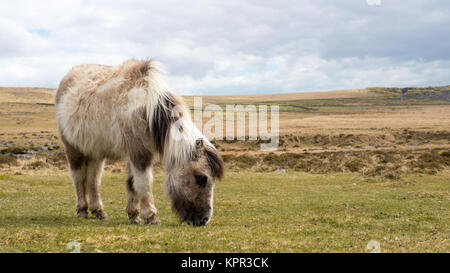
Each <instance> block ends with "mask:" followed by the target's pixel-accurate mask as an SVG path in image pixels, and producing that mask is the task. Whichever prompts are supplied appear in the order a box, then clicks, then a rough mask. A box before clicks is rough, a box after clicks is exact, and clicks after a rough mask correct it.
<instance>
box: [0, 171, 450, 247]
mask: <svg viewBox="0 0 450 273" xmlns="http://www.w3.org/2000/svg"><path fill="white" fill-rule="evenodd" d="M124 180H125V176H124V175H123V174H120V175H118V174H107V175H106V177H105V178H104V182H103V189H102V192H103V196H104V203H105V208H106V211H107V213H108V214H109V216H110V218H109V220H107V221H100V220H96V219H88V220H84V219H77V218H75V217H74V206H73V201H74V200H73V199H74V196H73V187H72V186H71V182H70V181H69V179H68V177H67V176H66V175H64V174H58V175H54V176H23V175H2V176H1V177H0V199H1V200H2V201H1V203H0V251H1V252H30V251H31V252H42V251H43V252H66V251H68V250H67V249H66V247H67V244H68V243H69V242H71V241H76V242H78V243H80V244H81V249H82V250H81V251H83V252H111V251H114V252H116V251H117V252H217V251H225V252H237V251H239V252H241V251H245V252H366V251H367V250H366V246H367V244H368V242H369V241H370V240H376V241H378V242H379V243H380V246H381V251H383V252H448V251H449V243H450V242H449V230H448V223H449V220H450V219H449V217H450V215H449V212H450V203H449V199H448V197H449V195H448V194H449V189H450V188H449V183H448V181H449V180H450V173H449V172H444V173H442V174H439V175H436V176H410V177H407V179H406V180H404V181H402V182H397V181H390V180H383V179H381V180H367V179H364V178H361V177H359V176H356V175H353V174H334V175H311V174H307V173H298V172H292V173H286V174H275V173H255V172H250V171H244V172H239V173H236V172H230V173H228V174H227V176H226V178H225V180H224V181H222V182H219V183H217V187H216V200H215V215H214V218H213V221H212V222H211V224H210V225H208V226H206V227H199V228H193V227H191V226H188V225H186V224H181V223H179V221H178V220H177V218H176V217H175V215H174V213H173V212H172V211H171V209H170V204H169V200H168V198H166V197H165V196H164V194H163V191H162V187H161V181H162V174H161V173H160V172H159V173H157V175H156V176H155V180H156V182H155V191H154V192H155V197H156V204H157V206H158V208H159V217H160V218H161V220H162V225H161V226H131V225H129V224H128V219H127V217H126V214H125V211H124V207H125V204H126V194H125V189H124V188H125V186H124Z"/></svg>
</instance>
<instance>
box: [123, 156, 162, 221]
mask: <svg viewBox="0 0 450 273" xmlns="http://www.w3.org/2000/svg"><path fill="white" fill-rule="evenodd" d="M130 165H131V168H130V171H131V175H132V177H131V178H129V179H128V181H127V188H128V194H129V199H128V205H127V213H128V217H129V218H130V222H131V223H132V224H134V223H137V222H138V218H137V208H136V205H137V204H136V203H137V202H139V205H140V216H141V218H142V220H143V221H144V222H145V224H147V225H159V224H161V221H160V220H159V219H158V217H157V216H156V213H157V209H156V207H155V201H154V199H153V192H152V186H153V174H152V167H151V165H148V166H146V167H143V166H139V165H137V164H134V163H131V164H130ZM136 165H137V166H136ZM130 194H131V195H132V196H130ZM130 202H131V204H130ZM133 203H134V204H133Z"/></svg>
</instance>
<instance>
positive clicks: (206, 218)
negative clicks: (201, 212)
mask: <svg viewBox="0 0 450 273" xmlns="http://www.w3.org/2000/svg"><path fill="white" fill-rule="evenodd" d="M208 220H209V217H203V219H202V221H201V224H202V226H204V225H206V224H207V223H208Z"/></svg>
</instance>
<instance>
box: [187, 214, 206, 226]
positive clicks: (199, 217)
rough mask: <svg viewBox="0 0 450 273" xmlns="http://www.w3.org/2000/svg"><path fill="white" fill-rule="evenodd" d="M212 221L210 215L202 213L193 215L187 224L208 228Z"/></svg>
mask: <svg viewBox="0 0 450 273" xmlns="http://www.w3.org/2000/svg"><path fill="white" fill-rule="evenodd" d="M210 219H211V216H210V213H209V212H208V213H205V214H204V213H201V214H192V215H191V216H190V217H188V219H186V223H188V224H189V225H192V226H206V225H207V224H208V223H209V220H210Z"/></svg>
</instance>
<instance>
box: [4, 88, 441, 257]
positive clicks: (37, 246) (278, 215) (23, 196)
mask: <svg viewBox="0 0 450 273" xmlns="http://www.w3.org/2000/svg"><path fill="white" fill-rule="evenodd" d="M445 90H447V91H445ZM448 90H449V87H448V86H447V87H444V88H432V87H430V88H423V89H420V88H419V89H417V88H416V89H414V88H413V89H411V90H408V92H407V93H406V94H404V95H401V91H400V90H396V89H386V88H368V89H361V90H342V91H335V92H313V93H292V94H281V95H276V96H274V95H257V96H228V97H204V98H203V100H204V104H208V103H214V104H218V105H220V106H224V105H225V104H227V103H232V104H238V103H242V104H249V103H253V104H256V105H259V104H269V105H279V106H280V147H279V149H278V150H277V151H274V152H264V151H261V150H260V142H259V141H245V142H239V141H214V142H215V144H216V146H217V147H218V149H219V150H220V151H221V153H222V155H223V157H224V161H225V164H226V175H225V179H224V180H223V181H220V182H218V183H217V186H216V191H215V205H214V209H215V213H214V217H213V220H212V221H211V223H210V225H208V226H207V227H198V228H194V227H191V226H187V225H186V224H181V223H179V221H178V219H177V218H176V216H175V214H174V213H173V212H172V211H171V209H170V202H169V200H168V198H167V197H165V195H164V193H163V191H162V187H161V183H162V182H161V181H162V179H163V172H162V170H161V169H160V167H158V166H157V167H156V172H155V189H154V194H155V198H156V205H157V207H158V209H159V217H160V219H161V220H162V225H161V226H150V227H149V226H131V225H129V224H128V220H127V217H126V213H125V205H126V191H125V168H124V166H123V164H122V163H120V162H108V164H107V167H106V171H105V176H104V179H103V185H102V196H103V201H104V204H105V210H106V212H107V213H108V214H109V219H108V220H106V221H98V220H95V219H88V220H82V219H78V218H76V217H75V194H74V189H73V187H72V184H71V182H70V180H69V178H68V175H67V162H66V159H65V157H64V151H63V149H62V145H61V142H60V139H59V135H58V133H57V129H56V123H55V112H54V105H53V94H54V90H52V89H39V88H0V252H49V251H50V252H67V251H70V250H68V249H67V244H68V243H70V242H73V241H76V242H78V243H80V244H81V248H82V249H81V250H82V251H83V252H219V251H225V252H368V251H369V250H367V249H366V246H367V244H368V242H369V241H370V240H376V241H377V242H379V243H380V247H381V251H382V252H449V251H450V242H449V240H450V215H449V212H450V194H449V190H450V183H449V181H450V131H449V128H450V102H449V101H448V100H445V99H436V97H439V96H441V97H442V95H445V92H448ZM430 94H431V95H430ZM430 98H433V99H430ZM185 99H186V101H187V103H188V104H189V105H191V106H192V101H193V99H192V97H187V98H185ZM205 122H206V121H205Z"/></svg>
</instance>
